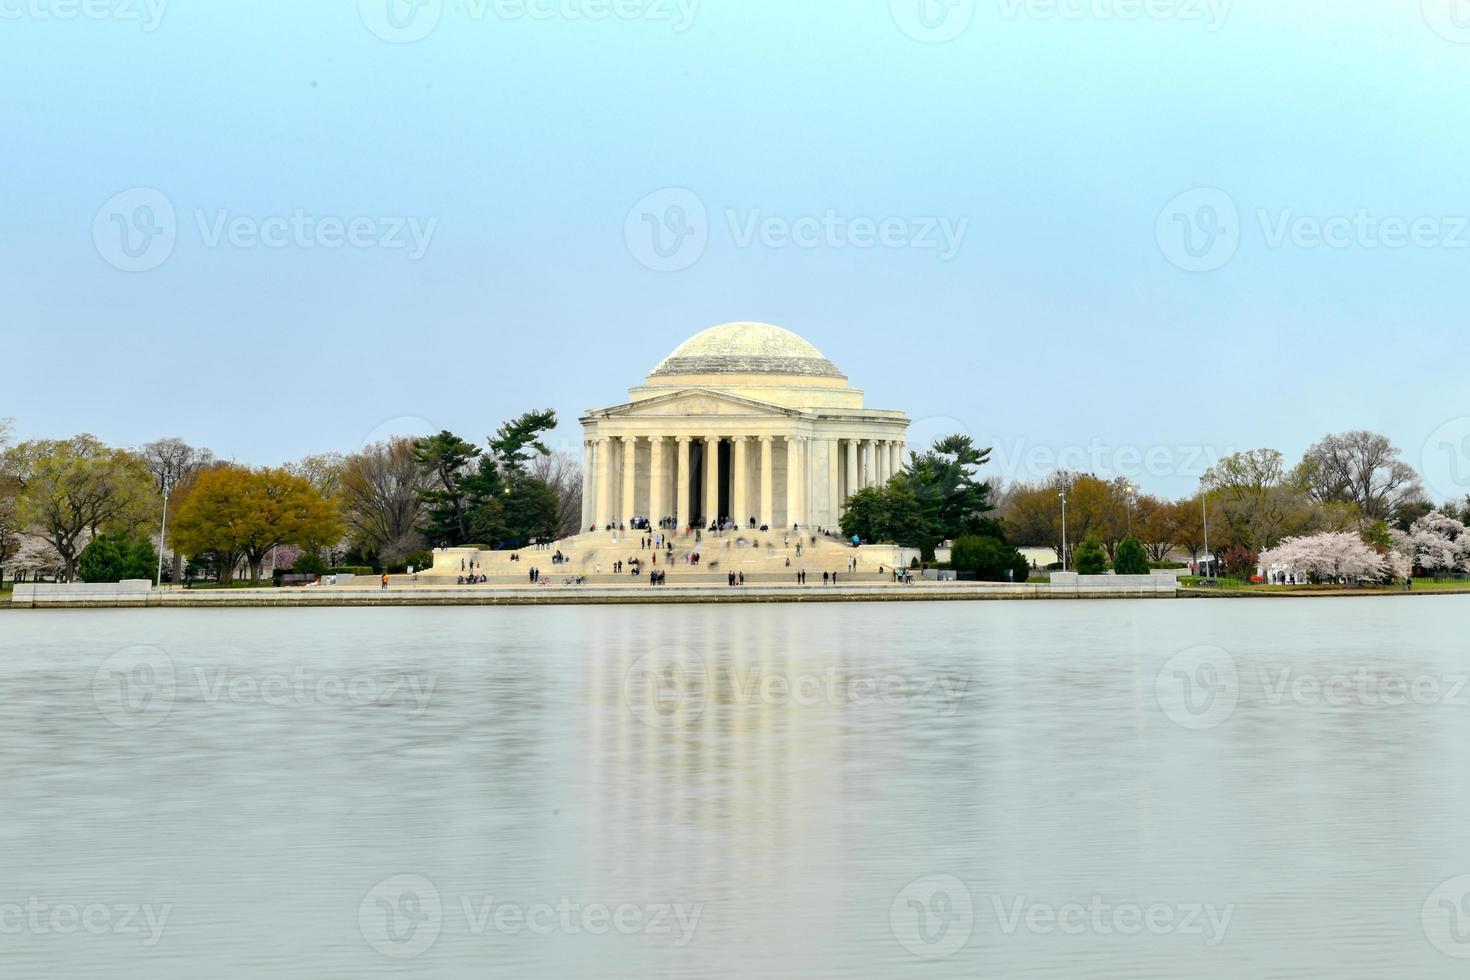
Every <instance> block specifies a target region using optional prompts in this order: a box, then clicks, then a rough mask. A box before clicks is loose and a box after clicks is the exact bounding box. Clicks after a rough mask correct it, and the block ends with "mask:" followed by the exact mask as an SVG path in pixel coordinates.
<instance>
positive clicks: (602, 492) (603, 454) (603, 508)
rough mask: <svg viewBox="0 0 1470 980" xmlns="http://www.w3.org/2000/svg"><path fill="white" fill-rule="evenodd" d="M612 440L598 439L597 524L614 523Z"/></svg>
mask: <svg viewBox="0 0 1470 980" xmlns="http://www.w3.org/2000/svg"><path fill="white" fill-rule="evenodd" d="M612 482H613V471H612V440H611V439H599V440H597V517H596V520H597V526H598V527H606V526H607V525H609V524H612V523H614V521H613V512H612Z"/></svg>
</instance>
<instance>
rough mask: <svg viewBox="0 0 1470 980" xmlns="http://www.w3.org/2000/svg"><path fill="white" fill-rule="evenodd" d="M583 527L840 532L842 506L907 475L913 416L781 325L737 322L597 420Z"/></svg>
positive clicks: (683, 352) (590, 433)
mask: <svg viewBox="0 0 1470 980" xmlns="http://www.w3.org/2000/svg"><path fill="white" fill-rule="evenodd" d="M581 421H582V426H583V431H584V437H585V442H584V448H583V452H584V457H583V458H584V461H585V463H586V465H585V466H584V469H583V473H584V477H583V479H584V486H583V495H582V500H583V512H582V526H583V527H584V528H591V527H593V526H596V527H605V526H607V525H627V524H628V523H629V522H630V521H632V520H634V519H636V518H647V519H648V520H650V521H653V522H655V523H657V522H658V521H660V520H661V519H663V518H672V519H674V520H675V521H676V522H677V525H678V526H680V527H683V526H686V525H708V524H710V523H711V522H712V521H716V520H718V521H725V520H729V521H734V522H735V523H737V524H739V525H741V526H748V524H749V523H750V521H751V520H752V519H754V520H755V522H756V524H757V525H758V526H767V527H772V528H776V527H790V526H791V525H793V524H799V525H803V526H807V525H813V526H821V527H829V528H830V527H836V526H837V523H838V521H839V519H840V516H841V510H842V507H843V502H844V501H845V500H846V499H847V498H848V497H849V496H850V495H851V494H853V493H855V492H857V491H858V490H859V489H861V488H863V487H868V486H875V485H878V484H880V483H884V482H886V481H887V480H888V479H890V478H891V477H892V476H893V475H895V474H896V473H898V472H899V471H900V470H901V469H902V466H903V455H904V441H905V438H906V434H907V430H908V424H909V420H908V418H907V416H905V415H904V414H903V413H902V412H897V411H886V410H881V409H869V408H866V407H865V406H864V404H863V392H862V390H861V389H858V388H854V387H851V386H850V385H849V384H848V383H847V378H846V376H844V375H843V374H842V373H841V372H840V371H838V370H837V368H836V366H835V365H833V364H832V362H831V361H829V360H827V359H826V358H825V357H823V356H822V354H821V352H820V351H818V350H817V349H816V348H815V347H813V346H812V345H811V344H809V343H807V342H806V341H805V340H803V339H802V338H800V337H798V336H796V335H795V334H793V333H791V332H789V331H786V330H782V329H781V328H779V327H774V326H770V325H769V324H759V323H733V324H726V325H725V326H721V327H714V328H712V329H710V330H706V331H704V332H703V333H700V334H698V335H696V336H695V337H693V338H692V339H690V340H689V341H687V342H686V343H684V344H683V345H682V346H680V347H679V348H678V349H677V350H675V351H674V353H673V354H671V355H670V356H669V357H668V358H666V359H665V360H664V361H663V362H662V363H661V364H659V366H658V367H656V368H655V369H654V371H653V373H652V374H650V375H649V376H648V378H647V379H646V380H645V382H644V384H642V385H640V386H638V387H635V388H633V389H631V390H630V392H629V401H628V402H627V403H626V404H623V405H619V406H615V407H612V408H606V409H597V410H593V411H590V412H588V413H587V414H586V415H585V416H584V417H583V418H582V420H581Z"/></svg>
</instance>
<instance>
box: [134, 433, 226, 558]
mask: <svg viewBox="0 0 1470 980" xmlns="http://www.w3.org/2000/svg"><path fill="white" fill-rule="evenodd" d="M138 455H139V456H140V457H141V458H142V460H143V463H144V464H145V465H146V466H147V467H148V471H149V472H150V473H152V474H153V479H154V480H155V481H156V482H157V483H158V492H159V493H161V494H164V495H165V496H167V495H168V494H171V493H173V492H174V491H175V490H178V489H179V488H180V487H181V486H183V485H184V484H185V483H186V482H187V481H188V480H190V479H191V478H192V477H193V476H194V475H195V474H196V473H198V472H199V471H200V470H201V469H203V468H204V467H206V466H209V465H211V464H212V463H213V462H214V453H213V452H211V451H210V450H208V449H197V448H195V447H194V446H191V445H189V444H188V443H187V442H185V441H184V440H182V439H180V438H179V437H178V436H168V437H166V438H163V439H155V440H154V441H153V442H150V443H146V444H144V445H143V446H142V447H140V448H139V449H138ZM165 506H167V505H165ZM158 553H159V554H160V555H162V556H163V564H164V566H165V567H167V568H173V565H174V562H175V561H177V560H178V556H177V555H175V556H174V557H173V558H170V557H169V556H168V542H167V541H166V540H160V541H159V542H158ZM179 566H180V567H179V568H178V569H177V570H176V571H175V572H171V573H170V577H171V579H172V580H173V582H174V583H175V584H177V583H178V581H179V579H180V576H179V575H178V574H177V572H179V571H182V570H183V563H182V562H179Z"/></svg>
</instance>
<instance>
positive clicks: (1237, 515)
mask: <svg viewBox="0 0 1470 980" xmlns="http://www.w3.org/2000/svg"><path fill="white" fill-rule="evenodd" d="M1200 484H1201V488H1202V489H1203V490H1204V491H1205V492H1207V493H1208V494H1210V496H1211V497H1212V498H1213V500H1214V502H1215V503H1217V504H1218V506H1219V511H1220V515H1221V516H1222V517H1223V526H1221V527H1218V528H1217V527H1216V525H1214V524H1213V523H1212V524H1211V530H1212V531H1215V532H1216V533H1215V534H1213V535H1212V537H1213V538H1214V540H1215V542H1216V543H1217V544H1219V545H1221V546H1224V545H1227V544H1239V545H1241V546H1243V547H1245V548H1247V549H1250V550H1257V551H1258V550H1260V549H1262V548H1269V547H1271V546H1272V545H1274V544H1276V543H1277V542H1278V541H1280V540H1281V539H1282V538H1283V537H1285V536H1287V535H1289V534H1296V533H1301V532H1303V531H1305V530H1308V529H1309V528H1310V527H1311V525H1312V521H1313V514H1312V510H1311V506H1310V502H1309V501H1308V499H1307V496H1306V493H1305V491H1304V490H1303V488H1302V487H1301V485H1300V484H1299V483H1298V482H1294V481H1293V480H1292V479H1291V478H1290V475H1289V474H1288V473H1287V472H1286V468H1285V466H1284V465H1283V462H1282V456H1281V453H1279V452H1277V451H1276V450H1274V449H1253V450H1250V451H1249V452H1241V453H1234V454H1232V455H1230V456H1226V457H1225V458H1224V459H1222V460H1220V461H1219V462H1218V463H1216V464H1215V465H1214V466H1212V467H1210V469H1209V470H1207V471H1206V472H1205V475H1204V477H1203V479H1201V481H1200Z"/></svg>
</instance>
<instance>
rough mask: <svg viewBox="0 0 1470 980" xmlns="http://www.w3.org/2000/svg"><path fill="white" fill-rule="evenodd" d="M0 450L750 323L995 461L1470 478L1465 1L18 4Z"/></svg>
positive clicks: (452, 416)
mask: <svg viewBox="0 0 1470 980" xmlns="http://www.w3.org/2000/svg"><path fill="white" fill-rule="evenodd" d="M0 81H3V84H4V92H5V96H4V97H3V98H0V159H3V161H4V178H5V188H6V194H5V205H6V206H5V209H4V214H3V216H0V252H3V255H0V258H3V261H0V331H3V335H0V366H3V371H0V416H4V415H13V416H15V417H16V419H17V426H16V428H17V433H18V435H20V436H22V437H41V436H45V437H60V436H65V435H70V434H72V433H75V432H78V431H91V432H94V433H96V434H97V435H98V436H100V437H102V438H103V439H105V440H107V441H109V442H112V443H115V444H120V445H129V444H135V443H139V442H143V441H146V440H149V439H152V438H156V437H159V436H163V435H180V436H183V437H184V438H185V439H187V440H189V441H190V442H193V443H196V444H200V445H206V446H209V447H211V448H213V449H214V450H215V451H216V452H217V453H219V454H221V455H223V456H227V457H234V458H236V459H239V460H241V461H245V462H251V463H279V462H281V461H283V460H286V459H293V458H296V457H299V456H301V455H303V454H306V453H310V452H320V451H325V450H339V451H350V450H352V449H355V448H356V447H357V446H359V445H360V444H362V442H363V441H364V440H367V439H370V438H373V437H375V436H381V435H383V434H385V433H387V432H392V431H405V432H412V431H415V430H424V429H428V428H429V427H433V428H435V429H437V428H450V429H453V430H455V431H458V432H460V433H461V434H463V435H465V436H467V437H471V438H477V439H478V438H483V437H484V436H485V435H486V434H488V433H489V432H491V431H493V430H494V428H495V427H496V426H497V425H498V424H499V423H500V422H501V421H502V420H504V419H506V418H508V417H511V416H514V415H516V414H519V413H520V412H522V411H524V410H526V409H528V408H532V407H546V406H550V407H553V408H555V409H556V410H557V411H558V412H559V413H560V415H561V418H562V422H563V425H562V428H561V430H560V431H559V433H558V439H559V441H560V444H562V445H564V446H566V447H568V448H576V447H579V445H580V436H579V430H578V429H577V427H576V418H577V415H578V413H579V412H580V411H582V410H584V409H587V408H590V407H594V406H601V405H610V404H617V403H620V402H621V401H623V400H624V399H625V397H626V389H627V388H628V387H629V386H630V385H632V384H635V383H637V382H638V381H639V380H640V379H641V378H642V377H643V375H645V374H646V373H647V372H648V371H649V370H651V369H652V368H653V366H654V365H655V364H656V363H657V362H658V361H659V360H660V359H661V358H662V357H664V356H665V355H666V354H667V353H668V352H669V351H670V350H672V349H673V348H674V347H675V346H677V345H678V344H679V343H680V342H681V341H683V340H684V339H685V338H686V337H688V336H690V335H691V334H693V333H695V332H696V331H698V330H700V329H702V328H704V327H707V326H711V325H714V324H718V323H723V322H726V321H731V320H763V321H768V322H772V323H777V324H780V325H782V326H785V327H788V328H789V329H792V330H795V331H796V332H798V333H800V334H802V335H803V336H805V337H807V338H808V339H809V340H811V341H812V342H813V343H815V344H816V345H817V346H818V347H819V348H821V349H822V351H823V352H824V353H826V354H827V356H828V357H830V358H831V359H832V360H833V361H835V362H836V363H837V365H838V366H839V367H840V368H842V369H843V370H844V371H845V372H846V373H847V374H848V375H849V376H850V378H851V379H852V381H853V383H854V384H856V385H858V386H860V387H863V388H865V389H866V391H867V394H868V403H869V405H871V406H874V407H880V408H898V409H903V410H906V411H907V412H908V413H909V414H910V415H911V416H912V417H913V418H914V419H915V430H914V433H913V438H912V440H911V441H912V442H919V441H922V440H923V439H925V438H926V437H928V436H931V435H935V434H939V433H941V432H944V431H949V430H956V429H963V430H965V431H969V432H971V433H973V434H974V435H975V437H976V438H977V439H978V440H980V441H981V442H982V443H986V444H991V445H994V446H995V447H996V457H995V458H996V460H997V466H996V467H995V468H994V470H993V472H994V473H995V474H996V475H1000V476H1007V477H1037V476H1041V475H1043V473H1044V471H1046V470H1048V469H1050V466H1051V464H1052V463H1053V462H1055V461H1058V460H1060V461H1061V462H1063V463H1067V464H1069V465H1071V466H1072V467H1074V468H1083V469H1097V470H1099V471H1101V472H1103V473H1123V474H1124V475H1130V476H1134V477H1135V478H1136V480H1137V482H1139V483H1140V484H1141V485H1142V486H1143V487H1144V488H1145V489H1146V490H1151V491H1154V492H1159V493H1167V494H1185V493H1188V492H1190V491H1192V490H1193V488H1194V486H1195V484H1196V482H1197V478H1198V476H1199V473H1200V471H1201V470H1202V469H1203V465H1204V464H1206V463H1207V462H1208V461H1209V459H1211V458H1213V457H1214V456H1217V455H1219V454H1222V453H1224V452H1228V451H1231V450H1235V449H1245V448H1254V447H1258V446H1273V447H1276V448H1279V449H1281V450H1282V451H1283V452H1285V453H1286V454H1287V455H1288V456H1289V457H1290V458H1291V459H1292V460H1293V461H1294V460H1295V459H1296V458H1297V457H1298V456H1299V455H1300V453H1301V452H1302V450H1303V449H1305V448H1306V447H1307V446H1308V445H1309V444H1310V443H1311V442H1313V441H1315V440H1316V439H1318V438H1320V437H1321V436H1322V435H1324V434H1326V433H1328V432H1331V431H1341V430H1345V429H1350V428H1360V427H1363V428H1371V429H1377V430H1381V431H1383V432H1386V433H1388V434H1389V435H1390V436H1391V437H1392V438H1393V439H1394V440H1395V441H1396V442H1397V443H1398V444H1399V445H1400V446H1401V447H1402V448H1403V449H1404V451H1405V455H1406V457H1407V458H1408V459H1409V461H1410V462H1412V463H1413V464H1414V465H1415V466H1418V467H1420V468H1421V469H1422V470H1423V471H1424V472H1425V475H1426V476H1427V477H1428V480H1429V484H1430V486H1431V489H1432V491H1433V495H1434V496H1435V497H1437V498H1439V497H1446V496H1449V495H1450V494H1451V493H1457V494H1463V493H1465V492H1466V491H1467V490H1470V458H1467V457H1466V449H1467V448H1470V438H1467V437H1470V397H1467V395H1470V384H1467V372H1466V355H1465V351H1466V330H1465V323H1466V301H1465V296H1466V283H1467V275H1470V227H1467V216H1470V178H1467V175H1470V139H1467V132H1470V98H1467V97H1466V93H1467V92H1470V0H1423V2H1422V3H1421V2H1420V0H1378V2H1372V3H1370V2H1368V0H1353V2H1351V3H1344V2H1342V0H1332V2H1328V0H1291V2H1283V0H1234V2H1233V3H1230V2H1227V0H974V2H970V0H891V2H890V0H803V2H795V0H418V2H417V4H414V3H410V2H408V0H361V2H358V0H316V2H302V0H252V2H245V0H167V2H165V0H0Z"/></svg>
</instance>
